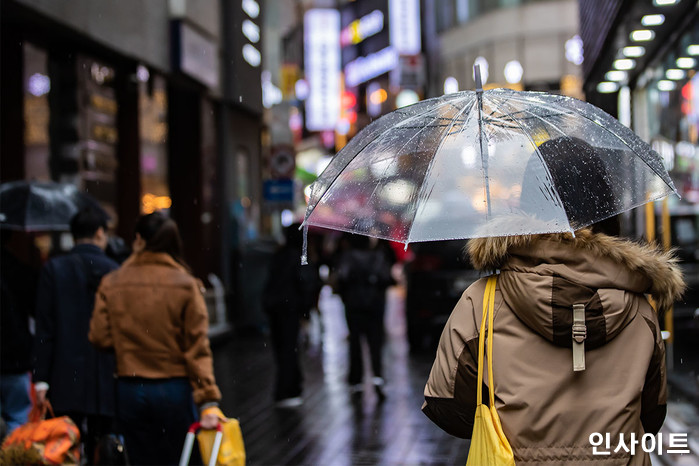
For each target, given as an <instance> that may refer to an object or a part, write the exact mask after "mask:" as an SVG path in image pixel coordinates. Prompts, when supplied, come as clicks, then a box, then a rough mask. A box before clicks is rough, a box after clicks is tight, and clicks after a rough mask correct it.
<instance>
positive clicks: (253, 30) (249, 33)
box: [242, 19, 260, 43]
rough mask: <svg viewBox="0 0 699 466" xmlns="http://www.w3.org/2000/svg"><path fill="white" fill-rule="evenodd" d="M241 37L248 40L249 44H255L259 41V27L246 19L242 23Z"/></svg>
mask: <svg viewBox="0 0 699 466" xmlns="http://www.w3.org/2000/svg"><path fill="white" fill-rule="evenodd" d="M242 29H243V35H244V36H245V37H247V38H248V40H249V41H250V42H253V43H257V42H259V41H260V27H259V26H258V25H257V24H255V23H253V22H252V21H250V20H249V19H246V20H245V21H243V27H242Z"/></svg>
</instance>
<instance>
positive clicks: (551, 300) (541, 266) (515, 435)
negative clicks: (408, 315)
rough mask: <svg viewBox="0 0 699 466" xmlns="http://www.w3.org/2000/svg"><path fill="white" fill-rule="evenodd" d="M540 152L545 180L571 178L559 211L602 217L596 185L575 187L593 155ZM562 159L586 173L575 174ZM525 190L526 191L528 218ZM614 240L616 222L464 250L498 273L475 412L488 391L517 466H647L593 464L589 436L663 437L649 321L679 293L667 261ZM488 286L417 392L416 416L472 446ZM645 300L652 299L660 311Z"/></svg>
mask: <svg viewBox="0 0 699 466" xmlns="http://www.w3.org/2000/svg"><path fill="white" fill-rule="evenodd" d="M539 150H540V152H541V155H542V156H543V158H544V159H545V160H547V161H549V162H551V163H550V165H549V167H550V169H551V176H552V177H553V178H556V177H560V176H570V177H571V178H570V184H569V189H568V190H566V191H561V192H560V193H559V194H560V195H561V198H562V202H563V205H564V206H567V205H569V202H568V201H569V200H570V198H571V197H572V196H578V195H586V196H589V200H590V205H594V206H598V208H600V209H605V208H606V207H605V203H609V202H613V197H612V196H609V192H610V189H611V188H610V187H609V186H607V185H606V183H605V182H604V177H603V176H602V177H600V178H599V180H598V181H599V182H598V183H597V184H595V185H594V189H590V186H592V185H591V184H589V183H588V184H587V185H586V186H587V188H583V186H582V184H581V180H582V179H585V178H586V177H588V176H589V175H590V173H585V171H586V170H594V171H597V170H599V169H600V168H599V167H595V163H594V159H593V158H589V159H588V157H589V156H590V155H591V153H590V151H591V150H592V149H591V148H590V147H589V146H587V145H586V144H585V143H583V142H582V141H579V140H573V139H564V140H555V141H550V142H547V143H545V144H542V146H541V147H540V148H539ZM570 157H576V158H582V159H586V160H587V163H584V164H582V165H579V166H578V167H576V168H575V169H574V170H572V169H571V164H570ZM581 167H587V168H581ZM573 172H574V173H573ZM576 177H580V179H576ZM600 180H601V181H600ZM529 189H532V188H531V186H527V185H526V180H525V183H524V184H523V186H522V206H523V208H524V209H525V210H526V207H527V202H526V199H528V198H529V196H530V193H529V192H528V190H529ZM583 191H584V192H583ZM532 195H533V194H532ZM542 220H543V221H545V219H542ZM511 221H514V222H518V221H521V219H517V218H510V219H502V222H503V225H502V227H503V229H505V228H507V225H505V223H507V222H511ZM529 221H530V222H533V221H535V220H533V219H529ZM618 233H619V221H618V218H612V219H608V220H605V221H603V222H599V223H597V224H594V225H592V226H591V227H590V228H584V229H581V230H578V231H576V232H575V236H573V235H571V234H569V233H554V234H545V235H515V236H507V237H490V238H477V239H472V240H470V241H469V243H468V253H469V255H470V258H471V261H472V262H473V264H474V266H475V267H476V268H477V269H479V270H481V271H484V272H488V271H490V272H491V273H492V271H496V270H499V275H498V278H497V286H496V287H495V292H494V293H495V295H494V307H493V309H494V312H495V315H494V322H493V326H492V332H493V337H492V346H493V353H492V361H490V363H491V364H492V366H493V378H494V386H488V385H489V384H486V383H484V385H483V386H482V387H483V403H484V404H485V403H487V401H486V400H487V399H488V395H487V394H488V391H489V390H490V391H494V402H495V407H496V408H497V412H498V413H499V415H500V420H501V423H502V429H503V431H504V434H505V436H506V438H507V439H508V440H509V443H510V445H511V447H512V450H513V453H514V459H515V462H516V463H517V464H540V463H542V462H544V461H545V462H546V463H547V464H563V463H567V462H568V463H569V462H577V463H581V462H595V461H599V460H600V458H603V459H604V460H605V461H606V462H608V463H605V464H644V465H645V464H650V458H649V455H648V454H647V453H646V452H641V451H638V450H637V451H636V454H635V455H632V454H631V453H629V452H628V451H626V450H624V449H617V450H616V451H612V452H610V454H609V455H608V456H605V457H600V456H597V455H595V453H594V450H593V445H592V443H591V442H592V440H591V438H592V437H591V436H593V435H594V434H601V435H602V436H605V435H607V434H609V435H610V436H611V438H615V439H619V438H620V436H621V437H623V438H625V439H627V441H628V440H629V439H631V438H632V436H635V438H638V439H640V438H641V437H642V436H643V435H644V434H646V433H649V434H655V433H657V432H658V430H659V429H660V427H661V425H662V424H663V421H664V419H665V414H666V403H667V391H666V369H665V347H664V342H663V340H662V336H661V331H660V327H659V324H658V317H657V312H656V310H657V311H658V312H662V311H664V310H665V309H667V308H668V307H670V306H671V305H672V304H673V302H674V300H676V299H677V298H678V297H679V296H680V295H681V293H682V291H683V289H684V282H683V278H682V274H681V272H680V269H679V267H678V264H677V260H676V259H675V258H674V257H673V256H672V254H671V253H663V252H659V251H657V250H656V249H655V248H654V247H652V246H649V245H640V244H637V243H634V242H631V241H628V240H625V239H621V238H619V237H616V235H617V234H618ZM485 286H486V279H485V278H483V279H481V280H478V281H477V282H475V283H474V284H473V285H471V286H470V287H469V288H468V289H467V290H466V291H465V293H464V294H463V296H462V297H461V299H460V301H459V302H458V304H457V305H456V307H455V308H454V311H453V312H452V314H451V317H450V318H449V321H448V322H447V324H446V327H445V329H444V331H443V333H442V336H441V339H440V342H439V348H438V351H437V356H436V359H435V362H434V365H433V367H432V370H431V372H430V375H429V380H428V382H427V385H426V387H425V404H424V405H423V412H424V413H425V414H426V415H427V416H428V417H429V418H430V419H432V420H433V421H434V422H435V423H436V424H437V425H438V426H440V427H441V428H442V429H444V430H445V431H446V432H448V433H450V434H452V435H455V436H457V437H462V438H470V437H471V434H472V429H473V419H474V411H475V409H476V392H477V388H478V387H477V383H476V373H477V370H476V368H477V365H478V359H477V356H478V344H479V343H478V337H479V327H480V322H481V318H482V315H483V308H484V305H483V299H484V298H483V295H484V290H485ZM645 294H650V295H651V296H652V297H653V300H654V302H655V307H656V310H654V309H653V307H651V304H650V303H649V301H648V300H647V299H646V296H645ZM486 358H490V355H488V356H486Z"/></svg>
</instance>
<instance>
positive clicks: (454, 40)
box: [427, 0, 582, 97]
mask: <svg viewBox="0 0 699 466" xmlns="http://www.w3.org/2000/svg"><path fill="white" fill-rule="evenodd" d="M427 3H431V4H432V6H433V8H434V22H435V25H434V32H435V33H436V34H437V37H438V39H437V43H436V46H435V45H432V46H431V47H430V48H431V49H432V50H433V54H437V56H438V59H434V58H433V60H432V63H431V65H430V69H431V73H430V76H431V80H430V92H431V94H432V95H441V94H442V93H444V92H445V87H446V91H447V92H451V91H455V90H467V89H475V81H474V78H473V67H474V65H475V64H478V65H480V68H481V75H482V76H483V77H484V78H485V79H484V88H490V87H510V88H513V89H518V90H541V91H547V92H561V93H564V94H567V95H572V96H575V97H582V96H581V92H580V81H579V77H580V66H579V65H580V63H581V55H580V52H581V50H580V49H579V39H578V38H576V35H577V33H578V7H577V2H576V1H575V0H540V1H536V0H499V1H486V0H478V1H473V0H430V1H429V2H427Z"/></svg>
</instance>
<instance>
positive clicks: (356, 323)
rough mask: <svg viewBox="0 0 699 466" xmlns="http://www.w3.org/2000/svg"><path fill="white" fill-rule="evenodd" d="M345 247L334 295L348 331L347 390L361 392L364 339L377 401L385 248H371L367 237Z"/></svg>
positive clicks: (387, 269)
mask: <svg viewBox="0 0 699 466" xmlns="http://www.w3.org/2000/svg"><path fill="white" fill-rule="evenodd" d="M348 243H349V248H348V249H347V250H345V251H343V252H342V253H341V254H340V257H339V259H338V261H337V271H336V274H337V277H336V283H337V292H338V294H339V295H340V297H341V298H342V302H343V303H344V305H345V316H346V318H347V327H348V329H349V339H350V342H349V366H350V367H349V374H348V378H347V382H348V383H349V385H350V390H351V391H352V392H353V393H355V394H358V393H360V392H361V391H362V382H363V376H364V364H363V363H362V347H361V339H362V338H363V337H365V338H366V341H367V343H368V346H369V353H370V355H371V368H372V372H373V377H372V384H373V386H374V390H375V391H376V392H377V394H378V395H379V398H380V399H383V398H384V390H383V388H384V379H383V368H382V361H381V350H382V348H383V340H384V314H385V308H386V289H387V288H388V287H389V286H391V285H393V284H394V280H393V277H392V276H391V266H392V265H393V261H392V260H390V258H389V256H388V253H387V248H379V247H372V245H371V241H370V239H369V238H368V237H366V236H362V235H349V236H348Z"/></svg>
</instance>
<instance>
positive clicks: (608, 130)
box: [518, 99, 677, 192]
mask: <svg viewBox="0 0 699 466" xmlns="http://www.w3.org/2000/svg"><path fill="white" fill-rule="evenodd" d="M518 100H521V99H518ZM580 102H582V101H580ZM528 103H530V104H534V105H536V106H537V107H542V105H541V104H539V103H536V102H528ZM582 103H583V104H585V105H591V104H589V103H587V102H582ZM544 108H546V107H544ZM570 114H573V115H579V116H581V117H583V118H585V119H586V120H588V121H590V122H592V123H594V124H595V125H597V126H599V127H600V128H602V129H603V130H605V131H606V132H608V133H609V134H611V135H613V136H614V137H616V138H617V139H618V140H619V141H621V142H622V143H624V145H625V146H626V147H628V148H629V150H630V151H631V152H633V153H634V154H636V155H637V156H638V158H639V159H641V161H642V162H643V163H645V164H646V165H647V166H648V168H650V169H651V170H652V171H653V173H655V174H656V175H657V176H658V178H660V179H661V180H663V182H664V183H665V184H666V185H667V182H666V181H665V179H664V176H663V174H662V173H661V172H658V171H657V170H656V169H655V168H653V167H652V166H651V165H650V164H649V163H648V162H646V160H645V158H644V157H643V156H642V155H641V154H639V153H638V152H636V150H635V149H634V148H633V147H631V146H630V145H629V143H628V142H626V140H625V139H624V138H622V137H621V136H619V135H618V134H617V133H615V132H614V131H612V130H610V129H609V128H607V127H606V126H604V125H601V124H600V123H599V122H597V121H595V120H593V119H592V118H590V117H588V116H587V115H585V114H584V113H582V112H573V111H571V112H570V113H568V115H570ZM610 118H611V117H610ZM629 131H631V130H629ZM632 135H633V136H636V135H635V133H633V132H632ZM636 137H638V136H636ZM667 186H668V187H671V186H670V185H667ZM673 188H674V187H673ZM673 191H675V192H677V190H676V189H673Z"/></svg>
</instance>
